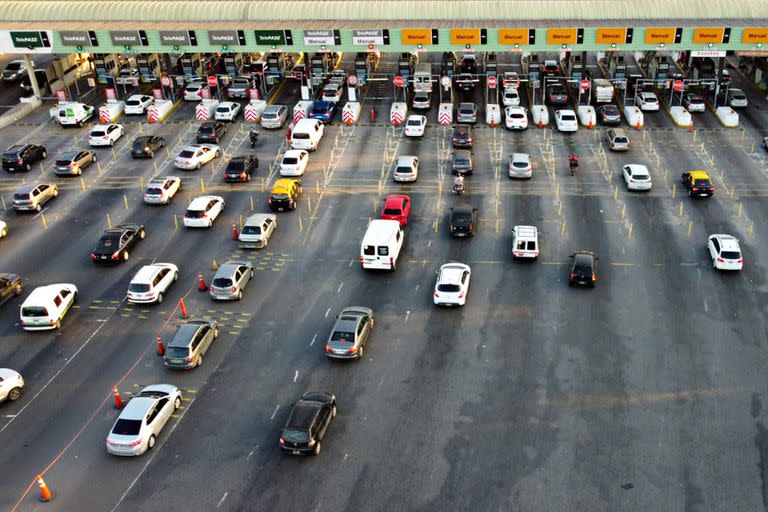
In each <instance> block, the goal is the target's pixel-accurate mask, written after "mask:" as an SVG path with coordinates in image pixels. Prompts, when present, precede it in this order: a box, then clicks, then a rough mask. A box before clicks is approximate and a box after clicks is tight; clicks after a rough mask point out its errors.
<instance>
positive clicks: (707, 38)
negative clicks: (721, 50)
mask: <svg viewBox="0 0 768 512" xmlns="http://www.w3.org/2000/svg"><path fill="white" fill-rule="evenodd" d="M724 32H725V29H724V28H723V27H715V28H695V29H693V42H694V43H722V42H723V33H724Z"/></svg>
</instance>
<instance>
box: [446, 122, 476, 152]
mask: <svg viewBox="0 0 768 512" xmlns="http://www.w3.org/2000/svg"><path fill="white" fill-rule="evenodd" d="M451 144H452V145H453V147H455V148H471V147H472V127H471V126H469V125H467V124H457V125H455V126H454V127H453V130H452V131H451Z"/></svg>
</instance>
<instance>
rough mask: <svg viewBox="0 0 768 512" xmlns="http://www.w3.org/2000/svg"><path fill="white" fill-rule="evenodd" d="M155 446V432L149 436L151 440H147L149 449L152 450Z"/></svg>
mask: <svg viewBox="0 0 768 512" xmlns="http://www.w3.org/2000/svg"><path fill="white" fill-rule="evenodd" d="M154 447H155V434H152V435H151V436H149V441H147V450H151V449H152V448H154Z"/></svg>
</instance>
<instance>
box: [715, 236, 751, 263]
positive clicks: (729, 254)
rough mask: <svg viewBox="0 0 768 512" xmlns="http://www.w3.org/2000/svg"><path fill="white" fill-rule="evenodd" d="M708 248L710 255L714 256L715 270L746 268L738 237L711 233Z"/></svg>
mask: <svg viewBox="0 0 768 512" xmlns="http://www.w3.org/2000/svg"><path fill="white" fill-rule="evenodd" d="M707 248H708V249H709V255H710V256H712V266H713V267H714V268H715V270H741V269H742V268H744V257H743V256H742V254H741V248H740V247H739V240H738V239H737V238H736V237H734V236H731V235H725V234H716V235H710V236H709V238H708V239H707Z"/></svg>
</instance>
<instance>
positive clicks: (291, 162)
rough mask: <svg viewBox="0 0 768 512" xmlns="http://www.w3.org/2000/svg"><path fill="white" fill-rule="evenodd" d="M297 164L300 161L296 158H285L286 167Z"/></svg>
mask: <svg viewBox="0 0 768 512" xmlns="http://www.w3.org/2000/svg"><path fill="white" fill-rule="evenodd" d="M297 163H299V159H298V158H296V157H295V156H286V157H284V158H283V164H284V165H296V164H297Z"/></svg>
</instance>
